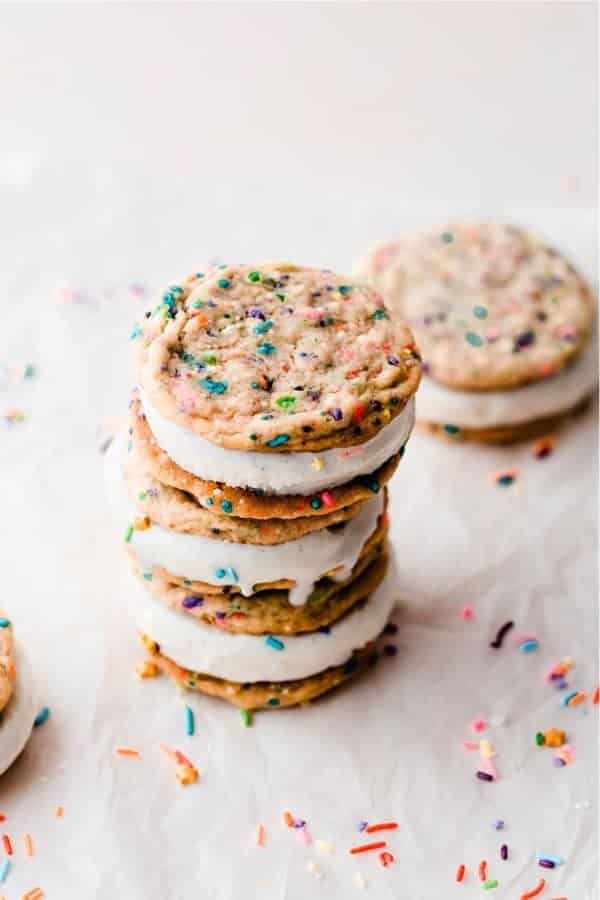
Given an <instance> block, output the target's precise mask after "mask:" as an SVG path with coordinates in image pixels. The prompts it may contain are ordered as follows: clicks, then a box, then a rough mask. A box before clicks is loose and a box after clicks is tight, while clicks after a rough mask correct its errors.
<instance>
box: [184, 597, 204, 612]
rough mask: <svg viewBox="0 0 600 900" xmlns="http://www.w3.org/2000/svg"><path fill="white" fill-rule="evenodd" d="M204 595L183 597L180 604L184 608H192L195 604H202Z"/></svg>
mask: <svg viewBox="0 0 600 900" xmlns="http://www.w3.org/2000/svg"><path fill="white" fill-rule="evenodd" d="M203 603H204V597H184V598H183V601H182V605H183V606H184V607H185V609H194V608H195V607H196V606H202V605H203Z"/></svg>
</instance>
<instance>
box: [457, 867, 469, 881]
mask: <svg viewBox="0 0 600 900" xmlns="http://www.w3.org/2000/svg"><path fill="white" fill-rule="evenodd" d="M466 871H467V870H466V869H465V867H464V865H463V864H462V863H461V864H460V866H459V867H458V869H457V870H456V876H455V877H456V880H457V881H459V882H460V881H463V879H464V877H465V872H466Z"/></svg>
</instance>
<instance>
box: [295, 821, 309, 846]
mask: <svg viewBox="0 0 600 900" xmlns="http://www.w3.org/2000/svg"><path fill="white" fill-rule="evenodd" d="M296 836H297V840H298V841H299V842H300V843H301V844H304V846H305V847H310V845H311V844H312V838H311V836H310V832H309V831H308V828H307V827H306V825H303V826H302V828H297V829H296Z"/></svg>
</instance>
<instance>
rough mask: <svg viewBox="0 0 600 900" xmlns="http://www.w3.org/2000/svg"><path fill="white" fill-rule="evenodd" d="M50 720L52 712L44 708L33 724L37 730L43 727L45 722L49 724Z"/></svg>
mask: <svg viewBox="0 0 600 900" xmlns="http://www.w3.org/2000/svg"><path fill="white" fill-rule="evenodd" d="M49 718H50V710H49V708H48V707H47V706H44V708H43V709H41V710H40V711H39V713H38V714H37V716H36V717H35V719H34V720H33V724H34V725H35V727H36V728H39V726H40V725H43V724H44V722H47V721H48V719H49Z"/></svg>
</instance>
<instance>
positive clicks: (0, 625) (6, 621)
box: [0, 616, 10, 628]
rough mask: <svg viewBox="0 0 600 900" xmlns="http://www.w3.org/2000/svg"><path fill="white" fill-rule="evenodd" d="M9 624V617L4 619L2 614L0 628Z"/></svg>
mask: <svg viewBox="0 0 600 900" xmlns="http://www.w3.org/2000/svg"><path fill="white" fill-rule="evenodd" d="M9 626H10V619H5V618H4V616H1V617H0V628H8V627H9Z"/></svg>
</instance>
